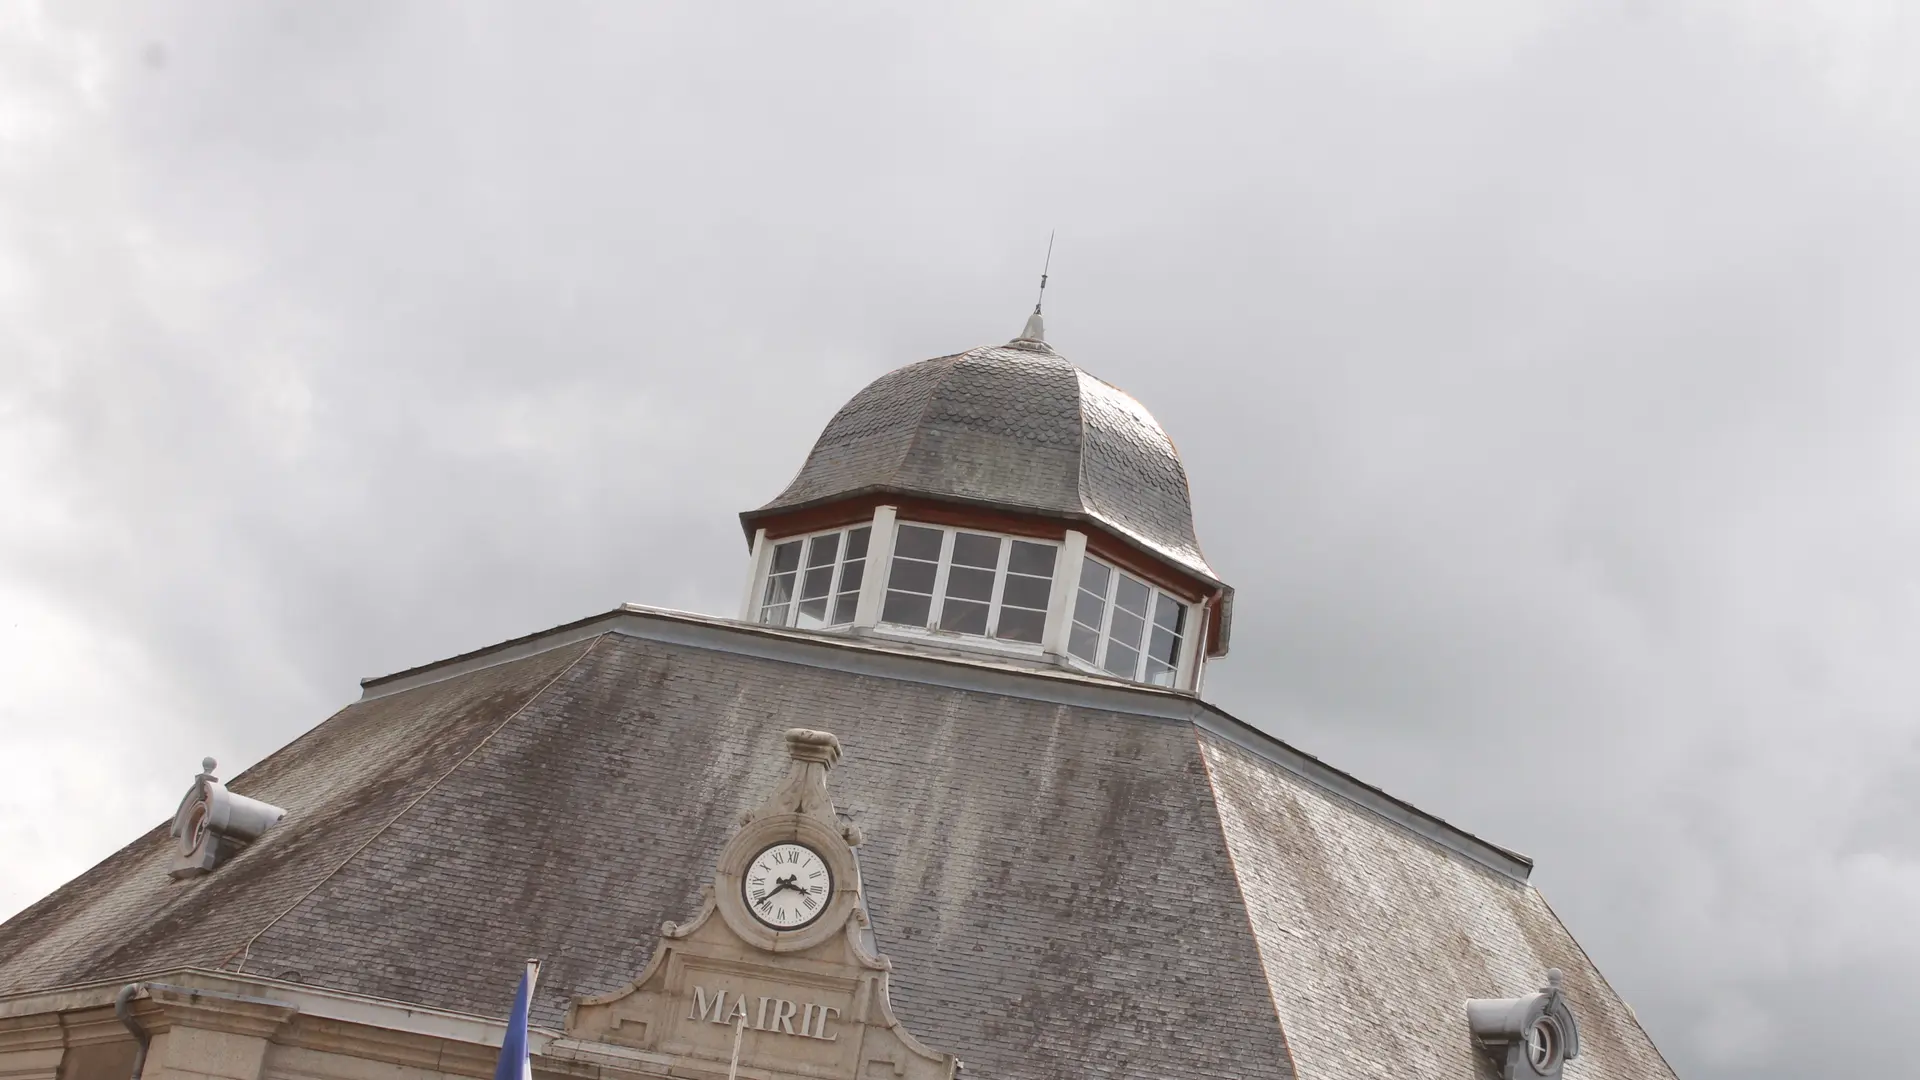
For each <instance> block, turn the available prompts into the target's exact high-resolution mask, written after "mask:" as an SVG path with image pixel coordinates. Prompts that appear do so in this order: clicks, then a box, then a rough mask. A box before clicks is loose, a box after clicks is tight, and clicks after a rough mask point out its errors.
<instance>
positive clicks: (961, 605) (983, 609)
mask: <svg viewBox="0 0 1920 1080" xmlns="http://www.w3.org/2000/svg"><path fill="white" fill-rule="evenodd" d="M940 629H942V630H952V631H954V632H955V633H959V634H985V633H986V632H987V605H985V604H981V603H975V602H974V601H972V600H948V601H947V602H946V603H944V604H942V605H940Z"/></svg>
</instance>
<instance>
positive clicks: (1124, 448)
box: [741, 340, 1219, 582]
mask: <svg viewBox="0 0 1920 1080" xmlns="http://www.w3.org/2000/svg"><path fill="white" fill-rule="evenodd" d="M867 492H889V493H897V494H906V495H921V496H927V497H931V498H940V499H959V500H963V501H967V502H973V503H979V504H983V505H988V506H994V507H999V508H1006V509H1013V510H1023V511H1029V512H1040V513H1044V514H1052V515H1057V516H1063V517H1067V518H1071V519H1074V520H1088V521H1093V522H1097V523H1099V524H1101V525H1104V526H1105V527H1106V528H1108V529H1109V530H1111V531H1113V532H1115V533H1117V534H1118V535H1119V536H1121V537H1122V538H1124V539H1128V540H1131V541H1133V542H1134V543H1136V544H1138V545H1140V546H1142V547H1144V548H1146V549H1147V550H1149V551H1151V552H1154V553H1156V554H1158V555H1160V556H1161V557H1162V558H1165V559H1168V560H1170V561H1172V562H1173V563H1174V564H1176V565H1178V566H1180V567H1182V568H1184V569H1186V570H1188V571H1190V572H1192V573H1196V574H1198V575H1200V576H1201V577H1202V578H1204V579H1205V580H1208V581H1214V582H1218V581H1219V577H1218V576H1217V575H1216V574H1215V573H1214V572H1213V568H1212V567H1210V566H1208V565H1207V560H1206V557H1205V556H1204V555H1202V554H1201V553H1200V541H1199V539H1198V538H1197V537H1196V536H1195V534H1194V528H1193V505H1192V502H1191V498H1190V495H1189V493H1188V488H1187V473H1186V469H1185V468H1184V467H1183V466H1182V465H1181V464H1180V455H1179V452H1178V451H1176V450H1175V449H1174V446H1173V440H1172V439H1169V438H1168V437H1167V433H1166V432H1165V431H1164V430H1162V429H1161V427H1160V425H1159V423H1158V422H1157V421H1155V420H1154V418H1153V416H1152V414H1150V413H1148V412H1147V410H1146V407H1145V406H1143V405H1141V404H1140V403H1139V402H1138V401H1135V400H1134V399H1133V398H1132V397H1130V396H1128V395H1127V394H1126V393H1125V392H1124V391H1122V390H1120V389H1118V388H1116V387H1113V386H1111V385H1109V384H1107V383H1105V382H1102V381H1100V380H1099V379H1097V378H1094V377H1093V376H1092V375H1089V374H1087V373H1086V372H1084V371H1082V370H1080V369H1079V368H1077V367H1075V366H1074V365H1072V364H1070V363H1068V362H1067V361H1066V360H1065V359H1063V358H1062V357H1061V356H1060V355H1059V354H1058V353H1056V352H1054V351H1053V349H1052V347H1050V346H1048V345H1047V344H1046V343H1045V342H1039V341H1027V340H1021V341H1016V342H1013V343H1011V344H1008V345H998V346H983V347H981V348H977V349H970V350H968V351H966V352H963V353H956V354H955V355H952V356H942V357H938V358H936V359H933V360H923V361H921V362H920V363H917V364H909V365H908V366H906V367H903V368H900V369H898V370H895V371H891V372H888V373H887V374H885V375H882V376H881V377H880V378H878V379H876V380H874V381H873V382H872V383H871V384H869V385H868V386H867V387H866V389H864V390H861V391H860V392H859V393H858V394H855V395H854V396H853V399H852V400H851V401H849V402H847V404H846V405H845V406H843V407H842V408H841V409H840V411H839V412H838V413H836V414H834V417H833V419H832V420H831V421H829V422H828V424H827V426H826V430H824V431H822V432H821V433H820V438H819V439H818V440H817V441H816V442H815V443H814V446H813V450H812V452H811V453H809V454H808V455H807V460H806V463H805V464H804V465H802V466H801V467H800V472H799V473H798V474H797V475H796V476H795V477H794V478H793V482H792V483H790V484H788V485H787V489H786V490H785V491H783V492H781V493H780V495H779V496H778V497H777V498H775V499H774V500H773V501H772V502H770V503H768V504H767V505H765V506H763V507H761V508H759V509H758V510H753V511H749V512H748V513H746V514H743V515H741V518H742V521H743V522H744V523H745V524H746V525H747V526H748V528H749V531H751V529H752V527H753V525H754V523H755V522H756V521H758V520H760V519H762V518H764V517H767V516H768V515H770V514H773V513H776V512H779V511H784V510H793V509H799V508H802V507H807V506H815V505H819V504H822V503H826V502H831V501H834V500H837V499H841V498H845V497H847V496H850V495H856V494H865V493H867Z"/></svg>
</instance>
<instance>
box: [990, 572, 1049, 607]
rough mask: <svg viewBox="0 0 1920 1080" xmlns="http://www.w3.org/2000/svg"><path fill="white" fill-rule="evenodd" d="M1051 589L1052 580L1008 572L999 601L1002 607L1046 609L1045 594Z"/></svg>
mask: <svg viewBox="0 0 1920 1080" xmlns="http://www.w3.org/2000/svg"><path fill="white" fill-rule="evenodd" d="M1052 591H1053V582H1051V581H1049V580H1047V579H1046V578H1040V577H1025V576H1022V575H1020V574H1008V575H1007V586H1006V588H1005V589H1004V590H1002V591H1001V593H1000V603H1001V605H1002V606H1003V607H1004V606H1006V605H1009V604H1010V605H1012V606H1014V607H1023V608H1036V609H1038V610H1040V611H1045V610H1047V594H1048V593H1050V592H1052Z"/></svg>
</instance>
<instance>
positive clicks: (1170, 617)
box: [1153, 593, 1187, 635]
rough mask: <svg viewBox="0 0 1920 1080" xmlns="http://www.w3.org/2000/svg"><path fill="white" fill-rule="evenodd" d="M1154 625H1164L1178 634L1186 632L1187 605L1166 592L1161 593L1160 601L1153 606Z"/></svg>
mask: <svg viewBox="0 0 1920 1080" xmlns="http://www.w3.org/2000/svg"><path fill="white" fill-rule="evenodd" d="M1153 625H1155V626H1163V627H1165V628H1167V629H1168V630H1171V631H1173V632H1174V634H1176V635H1179V634H1184V633H1186V632H1187V605H1185V604H1183V603H1181V602H1180V601H1178V600H1175V599H1174V598H1173V597H1171V596H1168V595H1167V594H1166V593H1161V594H1160V602H1159V603H1157V604H1155V605H1154V608H1153Z"/></svg>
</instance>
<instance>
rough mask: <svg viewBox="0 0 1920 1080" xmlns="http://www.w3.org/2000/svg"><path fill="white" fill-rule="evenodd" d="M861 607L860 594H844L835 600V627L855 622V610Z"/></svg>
mask: <svg viewBox="0 0 1920 1080" xmlns="http://www.w3.org/2000/svg"><path fill="white" fill-rule="evenodd" d="M859 606H860V593H859V591H858V590H855V591H854V592H843V593H841V594H839V595H838V596H835V597H834V598H833V625H834V626H845V625H846V624H848V623H850V622H852V621H853V612H854V609H856V608H858V607H859Z"/></svg>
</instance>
